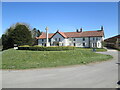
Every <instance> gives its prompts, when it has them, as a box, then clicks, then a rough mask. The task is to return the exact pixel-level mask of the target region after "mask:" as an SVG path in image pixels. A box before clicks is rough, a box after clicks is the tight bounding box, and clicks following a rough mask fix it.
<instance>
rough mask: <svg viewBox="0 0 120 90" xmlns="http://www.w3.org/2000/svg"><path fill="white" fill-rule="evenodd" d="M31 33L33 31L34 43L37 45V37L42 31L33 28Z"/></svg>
mask: <svg viewBox="0 0 120 90" xmlns="http://www.w3.org/2000/svg"><path fill="white" fill-rule="evenodd" d="M31 33H32V38H33V45H36V44H37V43H38V41H37V39H36V37H39V36H40V35H41V32H40V30H37V29H36V28H33V30H32V31H31Z"/></svg>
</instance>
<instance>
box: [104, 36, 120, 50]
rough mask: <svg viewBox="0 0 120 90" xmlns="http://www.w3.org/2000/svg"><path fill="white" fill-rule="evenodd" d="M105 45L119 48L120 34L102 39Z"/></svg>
mask: <svg viewBox="0 0 120 90" xmlns="http://www.w3.org/2000/svg"><path fill="white" fill-rule="evenodd" d="M104 41H105V45H106V47H109V48H116V49H120V34H119V35H116V36H113V37H110V38H107V39H105V40H104Z"/></svg>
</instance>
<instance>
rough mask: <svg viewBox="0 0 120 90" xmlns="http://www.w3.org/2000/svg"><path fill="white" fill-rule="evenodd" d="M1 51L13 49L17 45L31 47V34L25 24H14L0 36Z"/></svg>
mask: <svg viewBox="0 0 120 90" xmlns="http://www.w3.org/2000/svg"><path fill="white" fill-rule="evenodd" d="M2 44H3V49H8V48H13V47H14V44H17V45H31V44H32V34H31V31H30V28H29V26H28V25H27V24H23V23H16V24H15V25H13V26H11V27H10V28H9V29H8V30H7V32H6V33H5V34H3V35H2Z"/></svg>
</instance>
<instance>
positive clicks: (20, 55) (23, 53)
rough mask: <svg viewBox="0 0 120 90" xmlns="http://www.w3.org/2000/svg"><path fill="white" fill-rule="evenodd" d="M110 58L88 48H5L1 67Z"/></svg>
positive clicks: (11, 67) (76, 62)
mask: <svg viewBox="0 0 120 90" xmlns="http://www.w3.org/2000/svg"><path fill="white" fill-rule="evenodd" d="M110 58H112V56H110V55H103V54H98V53H94V52H92V51H91V50H90V49H77V50H69V51H29V50H14V49H9V50H5V51H3V53H2V69H30V68H45V67H57V66H67V65H76V64H87V63H90V62H97V61H104V60H108V59H110Z"/></svg>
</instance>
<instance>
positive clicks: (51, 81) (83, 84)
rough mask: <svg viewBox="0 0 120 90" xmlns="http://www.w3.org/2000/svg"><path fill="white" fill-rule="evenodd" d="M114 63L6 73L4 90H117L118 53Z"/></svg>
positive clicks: (112, 52)
mask: <svg viewBox="0 0 120 90" xmlns="http://www.w3.org/2000/svg"><path fill="white" fill-rule="evenodd" d="M103 53H104V54H110V55H113V56H114V58H113V59H112V60H108V61H103V62H97V63H91V64H87V65H75V66H68V67H58V68H44V69H32V70H11V71H9V70H4V71H3V72H2V76H3V77H2V88H116V86H117V84H116V83H117V81H118V65H117V64H116V63H117V62H118V61H117V60H118V51H116V50H108V51H107V52H103Z"/></svg>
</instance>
